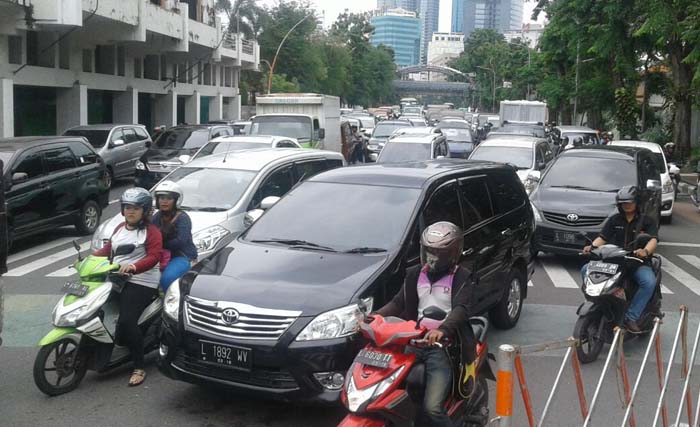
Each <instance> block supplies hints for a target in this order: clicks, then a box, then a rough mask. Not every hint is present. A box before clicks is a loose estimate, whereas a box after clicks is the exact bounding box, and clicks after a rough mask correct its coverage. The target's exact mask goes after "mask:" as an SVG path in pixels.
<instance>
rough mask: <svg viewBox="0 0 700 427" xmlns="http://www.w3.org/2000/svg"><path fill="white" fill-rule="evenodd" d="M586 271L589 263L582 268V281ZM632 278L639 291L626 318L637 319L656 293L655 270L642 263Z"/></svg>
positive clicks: (628, 309)
mask: <svg viewBox="0 0 700 427" xmlns="http://www.w3.org/2000/svg"><path fill="white" fill-rule="evenodd" d="M586 271H588V264H584V265H583V267H582V268H581V282H582V283H583V281H584V280H585V278H586ZM632 279H634V282H635V283H636V284H637V287H638V289H637V293H636V294H634V298H632V302H630V305H629V307H627V313H626V314H625V319H627V320H633V321H635V322H636V321H637V320H639V318H640V317H641V316H642V312H643V311H644V307H646V306H647V303H648V302H649V301H650V300H651V297H652V296H653V295H654V290H655V289H656V276H655V275H654V270H653V269H652V268H651V267H649V266H648V265H642V266H640V267H637V270H635V272H634V274H632Z"/></svg>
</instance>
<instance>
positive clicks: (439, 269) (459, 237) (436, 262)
mask: <svg viewBox="0 0 700 427" xmlns="http://www.w3.org/2000/svg"><path fill="white" fill-rule="evenodd" d="M463 244H464V234H463V233H462V229H461V228H460V227H458V226H456V225H454V224H453V223H451V222H447V221H440V222H436V223H435V224H433V225H430V226H428V227H427V228H426V229H425V230H423V234H422V235H421V238H420V245H421V251H420V253H421V262H422V263H423V265H427V266H428V271H429V272H431V273H444V272H446V271H447V270H449V269H450V268H451V267H453V266H455V265H456V264H457V263H458V262H459V255H460V252H461V251H462V245H463Z"/></svg>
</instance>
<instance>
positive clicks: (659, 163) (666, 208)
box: [608, 141, 676, 224]
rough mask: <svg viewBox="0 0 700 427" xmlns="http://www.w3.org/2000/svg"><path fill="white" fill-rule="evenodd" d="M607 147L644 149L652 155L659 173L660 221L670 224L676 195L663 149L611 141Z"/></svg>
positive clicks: (642, 143) (639, 142)
mask: <svg viewBox="0 0 700 427" xmlns="http://www.w3.org/2000/svg"><path fill="white" fill-rule="evenodd" d="M608 145H617V146H619V147H637V148H646V149H647V150H649V151H651V152H652V153H654V160H655V161H656V167H657V168H658V169H659V170H660V171H661V220H662V221H664V222H665V223H667V224H670V223H671V220H672V218H673V204H674V199H675V198H676V193H675V190H674V187H673V180H672V179H671V174H670V172H669V170H668V163H667V162H666V155H665V154H664V150H663V148H661V146H660V145H659V144H655V143H653V142H646V141H611V142H610V143H609V144H608Z"/></svg>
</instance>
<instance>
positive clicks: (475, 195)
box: [459, 178, 493, 231]
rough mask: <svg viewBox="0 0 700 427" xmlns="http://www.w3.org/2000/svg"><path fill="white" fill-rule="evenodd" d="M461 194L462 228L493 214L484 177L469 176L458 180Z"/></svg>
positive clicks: (466, 227)
mask: <svg viewBox="0 0 700 427" xmlns="http://www.w3.org/2000/svg"><path fill="white" fill-rule="evenodd" d="M459 191H460V194H461V196H462V212H463V217H464V230H465V231H466V230H469V229H470V228H471V227H473V226H474V225H476V224H479V223H480V222H482V221H485V220H487V219H489V218H491V217H492V216H493V211H492V209H491V200H490V198H489V189H488V186H487V183H486V178H469V179H464V180H461V181H460V182H459Z"/></svg>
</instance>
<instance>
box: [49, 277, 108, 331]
mask: <svg viewBox="0 0 700 427" xmlns="http://www.w3.org/2000/svg"><path fill="white" fill-rule="evenodd" d="M111 292H112V284H111V283H109V282H106V283H104V284H103V285H102V286H100V287H99V288H98V289H95V290H93V291H91V292H90V293H88V294H87V295H86V296H85V297H83V298H81V299H80V300H78V302H80V303H82V304H81V305H79V306H77V307H75V308H71V309H70V311H65V312H64V311H63V309H67V308H69V307H70V305H69V306H64V305H63V302H64V301H65V299H64V298H65V297H64V298H61V300H60V301H59V302H58V304H56V306H55V307H54V309H53V324H54V326H56V327H59V328H70V327H75V326H77V324H78V322H79V321H80V320H83V319H87V318H89V317H91V316H92V315H93V314H95V312H96V311H97V310H98V309H99V308H100V307H102V306H103V305H104V303H105V302H107V299H108V298H109V295H110V293H111ZM76 303H77V302H76ZM76 303H74V304H76ZM71 305H73V304H71Z"/></svg>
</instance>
